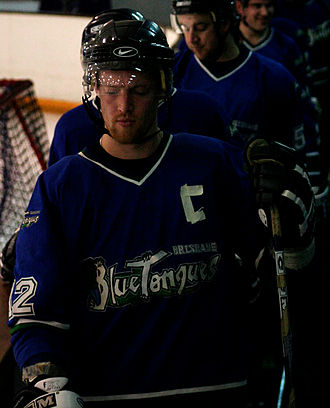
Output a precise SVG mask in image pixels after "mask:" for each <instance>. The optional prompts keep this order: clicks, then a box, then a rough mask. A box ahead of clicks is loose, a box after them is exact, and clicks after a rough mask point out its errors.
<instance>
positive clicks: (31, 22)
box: [0, 12, 90, 102]
mask: <svg viewBox="0 0 330 408" xmlns="http://www.w3.org/2000/svg"><path fill="white" fill-rule="evenodd" d="M89 20H90V19H89V18H88V17H77V16H59V15H48V14H47V15H45V14H29V13H7V12H1V13H0V38H2V41H1V42H0V55H1V58H0V76H1V77H2V78H8V79H30V80H32V81H33V83H34V87H35V91H36V95H37V97H39V98H45V99H55V100H64V101H70V102H79V101H80V100H81V92H82V88H81V77H82V70H81V65H80V54H79V53H80V41H81V34H82V30H83V28H84V27H85V25H86V24H87V23H88V21H89Z"/></svg>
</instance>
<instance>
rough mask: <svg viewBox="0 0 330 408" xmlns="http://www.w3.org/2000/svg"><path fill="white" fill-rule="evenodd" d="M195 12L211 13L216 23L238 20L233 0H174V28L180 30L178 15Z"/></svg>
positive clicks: (172, 15) (172, 11)
mask: <svg viewBox="0 0 330 408" xmlns="http://www.w3.org/2000/svg"><path fill="white" fill-rule="evenodd" d="M193 13H201V14H202V13H210V14H211V16H212V19H213V21H214V23H221V22H223V21H227V20H230V21H235V20H237V14H236V9H235V3H234V1H233V0H173V1H172V10H171V23H172V28H174V30H175V31H177V32H180V28H179V25H178V23H177V19H176V16H177V15H180V14H193Z"/></svg>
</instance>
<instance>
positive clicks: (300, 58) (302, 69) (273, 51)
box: [235, 0, 309, 95]
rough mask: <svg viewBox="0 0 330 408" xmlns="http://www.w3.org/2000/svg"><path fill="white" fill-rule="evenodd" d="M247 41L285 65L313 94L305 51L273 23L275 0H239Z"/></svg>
mask: <svg viewBox="0 0 330 408" xmlns="http://www.w3.org/2000/svg"><path fill="white" fill-rule="evenodd" d="M235 3H236V9H237V12H238V14H239V16H240V23H239V30H240V34H241V36H242V42H243V44H244V45H245V46H246V47H247V48H248V49H249V50H251V51H256V52H258V53H260V54H262V55H264V56H266V57H268V58H271V59H274V60H275V61H278V62H280V63H281V64H282V65H284V66H285V67H286V68H287V69H288V70H289V71H290V72H291V73H292V75H293V76H294V77H295V78H296V79H297V81H298V82H299V84H300V85H301V86H302V87H303V88H304V89H306V92H307V93H308V95H309V88H308V79H307V67H306V61H305V58H304V55H303V52H302V51H301V50H300V49H299V47H298V45H297V44H296V43H295V41H294V40H293V39H292V38H291V37H289V36H288V35H286V34H284V33H282V32H281V31H279V30H277V29H276V28H274V27H272V26H271V22H272V19H273V16H274V12H275V4H274V3H275V0H235Z"/></svg>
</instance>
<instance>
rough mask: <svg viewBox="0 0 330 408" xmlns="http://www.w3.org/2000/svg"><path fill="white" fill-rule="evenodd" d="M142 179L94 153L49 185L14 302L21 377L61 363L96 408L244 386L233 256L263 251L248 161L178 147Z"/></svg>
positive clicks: (39, 201)
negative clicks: (43, 363) (34, 366)
mask: <svg viewBox="0 0 330 408" xmlns="http://www.w3.org/2000/svg"><path fill="white" fill-rule="evenodd" d="M148 160H149V159H148ZM125 162H127V161H125ZM129 162H131V161H129ZM128 164H130V165H131V166H133V167H135V168H136V169H138V168H139V167H140V166H139V161H136V160H135V161H134V160H133V161H132V163H128V162H127V163H125V167H124V168H127V167H128ZM131 170H132V169H131ZM132 173H133V174H134V175H135V176H134V178H132V177H130V176H129V173H126V172H125V171H124V170H123V168H122V161H121V160H120V159H117V160H114V158H111V156H109V155H107V154H106V153H105V152H104V151H103V150H102V149H101V147H100V146H99V145H96V146H94V147H93V148H89V149H85V150H84V151H83V152H82V153H80V154H79V155H74V156H68V157H65V158H63V159H62V160H60V161H59V162H57V163H56V164H54V165H52V166H50V167H49V168H48V169H47V170H46V171H45V172H44V173H42V174H41V175H40V177H39V180H38V182H37V185H36V188H35V190H34V193H33V195H32V198H31V201H30V204H29V207H28V209H27V212H26V216H25V220H24V222H23V223H22V225H21V228H20V232H19V234H18V239H17V262H16V267H15V282H14V285H13V290H12V294H11V302H10V303H11V312H10V318H9V324H10V326H11V328H12V331H13V339H12V343H13V348H14V352H15V356H16V359H17V361H18V363H19V365H20V366H21V367H22V366H23V365H25V364H28V363H30V364H31V363H35V362H37V361H39V360H40V359H43V358H49V359H50V360H51V361H53V360H55V361H60V362H61V363H62V364H64V366H66V368H67V369H68V370H69V373H70V377H71V379H72V381H73V385H74V389H75V390H76V391H77V392H78V393H79V394H81V395H82V397H83V399H84V400H85V401H94V402H96V401H109V400H113V399H118V398H119V399H122V398H134V397H136V395H138V396H140V397H141V396H143V397H148V396H155V395H156V396H157V395H171V394H180V393H186V392H188V393H192V392H196V391H212V390H220V389H226V388H235V387H240V386H242V385H244V384H246V378H247V371H246V367H247V366H246V347H248V343H247V332H246V324H247V318H246V312H247V287H248V285H247V277H246V276H245V275H244V274H242V271H241V270H240V269H238V268H237V264H236V261H235V255H234V254H235V253H238V254H240V256H241V258H242V259H243V260H245V259H247V260H248V262H250V261H251V262H252V259H253V260H254V259H255V257H256V255H257V252H258V251H259V247H258V245H257V244H256V232H255V231H256V229H255V228H256V218H255V209H254V204H253V199H251V192H250V186H249V182H248V179H247V175H246V173H245V172H244V171H243V170H242V153H241V151H240V150H239V149H237V148H235V147H233V146H231V145H229V144H226V143H224V142H221V141H219V140H216V139H213V138H208V137H203V136H198V135H189V134H177V135H174V136H170V137H169V138H167V139H165V140H164V142H163V145H162V146H160V148H159V149H158V150H157V152H156V153H155V155H153V156H152V158H151V160H150V163H149V169H148V171H147V172H143V173H142V174H138V172H137V171H135V170H134V171H133V172H132Z"/></svg>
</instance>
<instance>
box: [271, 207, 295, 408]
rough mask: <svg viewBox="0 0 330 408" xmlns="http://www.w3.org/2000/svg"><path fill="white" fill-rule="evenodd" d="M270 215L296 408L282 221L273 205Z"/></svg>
mask: <svg viewBox="0 0 330 408" xmlns="http://www.w3.org/2000/svg"><path fill="white" fill-rule="evenodd" d="M270 214H271V220H272V235H273V246H274V256H275V265H276V281H277V291H278V300H279V306H280V319H281V337H282V348H283V357H284V368H285V386H286V390H287V398H288V408H294V406H295V389H294V385H293V370H292V332H291V326H290V319H289V302H288V287H287V280H286V269H285V262H284V251H283V248H282V245H281V240H282V229H281V220H280V214H279V211H278V208H277V206H276V205H274V204H273V205H272V206H271V208H270Z"/></svg>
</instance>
